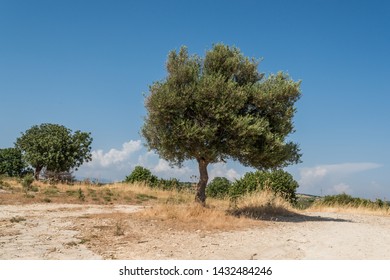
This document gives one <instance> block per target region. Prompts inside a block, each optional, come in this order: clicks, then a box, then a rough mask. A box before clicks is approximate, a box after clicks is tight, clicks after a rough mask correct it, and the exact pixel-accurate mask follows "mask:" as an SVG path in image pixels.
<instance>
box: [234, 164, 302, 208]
mask: <svg viewBox="0 0 390 280" xmlns="http://www.w3.org/2000/svg"><path fill="white" fill-rule="evenodd" d="M298 187H299V185H298V183H297V182H296V181H295V180H294V178H293V177H292V176H291V174H289V173H288V172H286V171H283V170H281V169H278V170H272V171H256V172H248V173H246V174H245V175H244V176H243V177H242V178H241V179H240V180H237V181H236V182H234V183H233V184H232V186H231V188H230V190H229V195H230V196H231V197H232V198H236V197H239V196H242V195H244V194H247V193H251V192H254V191H258V190H262V189H265V188H268V189H270V190H272V191H273V192H275V193H276V194H279V195H280V196H281V197H283V198H284V199H286V200H287V201H289V202H291V203H295V202H296V200H297V197H296V190H297V188H298Z"/></svg>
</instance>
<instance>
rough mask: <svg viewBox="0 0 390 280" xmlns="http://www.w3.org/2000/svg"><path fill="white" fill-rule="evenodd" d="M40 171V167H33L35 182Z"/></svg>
mask: <svg viewBox="0 0 390 280" xmlns="http://www.w3.org/2000/svg"><path fill="white" fill-rule="evenodd" d="M41 171H42V167H41V166H37V167H35V172H34V178H35V180H37V181H38V180H39V174H40V173H41Z"/></svg>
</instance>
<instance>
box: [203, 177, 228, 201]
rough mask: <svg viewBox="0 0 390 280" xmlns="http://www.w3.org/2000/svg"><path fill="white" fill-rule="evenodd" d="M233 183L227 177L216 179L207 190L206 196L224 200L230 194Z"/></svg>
mask: <svg viewBox="0 0 390 280" xmlns="http://www.w3.org/2000/svg"><path fill="white" fill-rule="evenodd" d="M231 184H232V183H231V182H230V181H229V180H228V179H227V178H225V177H215V178H214V179H213V180H212V181H211V182H210V183H209V184H208V185H207V188H206V195H207V196H208V197H213V198H224V197H226V196H227V195H228V194H229V188H230V186H231Z"/></svg>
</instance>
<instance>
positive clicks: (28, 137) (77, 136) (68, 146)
mask: <svg viewBox="0 0 390 280" xmlns="http://www.w3.org/2000/svg"><path fill="white" fill-rule="evenodd" d="M91 144H92V138H91V135H90V133H87V132H81V131H79V130H78V131H76V132H74V133H72V131H71V130H70V129H68V128H66V127H64V126H62V125H58V124H49V123H44V124H41V125H35V126H32V127H31V128H30V129H28V130H27V131H26V132H25V133H22V136H21V137H19V138H18V139H17V140H16V143H15V146H16V148H18V149H20V150H21V151H22V153H23V157H24V159H25V160H26V162H27V163H29V164H30V165H31V166H32V167H33V168H34V169H35V172H34V174H35V179H37V180H38V179H39V174H40V173H41V171H42V169H43V168H46V169H47V170H50V171H52V172H68V171H70V170H71V169H73V168H76V169H77V167H79V166H80V165H81V164H83V163H84V162H88V161H90V160H91V159H92V155H91Z"/></svg>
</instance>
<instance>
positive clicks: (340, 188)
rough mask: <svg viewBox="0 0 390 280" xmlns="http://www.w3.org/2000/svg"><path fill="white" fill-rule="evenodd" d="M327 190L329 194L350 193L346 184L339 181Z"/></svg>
mask: <svg viewBox="0 0 390 280" xmlns="http://www.w3.org/2000/svg"><path fill="white" fill-rule="evenodd" d="M328 192H329V194H341V193H347V194H351V193H352V189H351V187H350V186H349V185H347V184H344V183H339V184H337V185H334V186H333V187H332V188H331V189H330V190H328Z"/></svg>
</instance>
